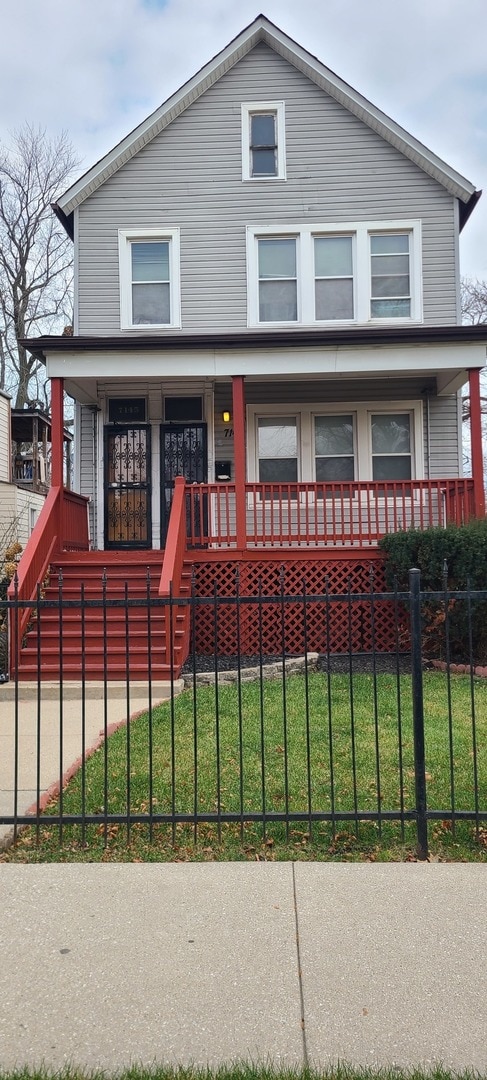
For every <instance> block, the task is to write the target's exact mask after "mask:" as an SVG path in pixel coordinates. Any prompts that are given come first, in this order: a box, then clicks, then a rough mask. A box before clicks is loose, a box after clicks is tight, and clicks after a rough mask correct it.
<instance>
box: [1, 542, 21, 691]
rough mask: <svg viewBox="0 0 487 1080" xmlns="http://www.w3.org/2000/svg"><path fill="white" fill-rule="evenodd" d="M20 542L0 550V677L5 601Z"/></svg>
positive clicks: (5, 626) (5, 635)
mask: <svg viewBox="0 0 487 1080" xmlns="http://www.w3.org/2000/svg"><path fill="white" fill-rule="evenodd" d="M21 552H22V544H19V543H18V541H17V540H14V541H12V542H9V543H8V547H6V548H5V550H3V551H2V550H0V677H2V676H3V677H5V675H6V673H7V670H8V612H7V607H6V606H5V603H2V601H5V600H6V599H7V590H8V587H9V585H10V582H11V580H12V578H13V576H14V574H15V571H16V569H17V562H18V558H19V555H20V554H21Z"/></svg>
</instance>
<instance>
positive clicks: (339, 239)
mask: <svg viewBox="0 0 487 1080" xmlns="http://www.w3.org/2000/svg"><path fill="white" fill-rule="evenodd" d="M352 244H353V238H352V237H351V236H315V237H314V262H315V270H314V272H315V319H316V320H317V321H320V322H321V321H322V320H328V319H353V248H352Z"/></svg>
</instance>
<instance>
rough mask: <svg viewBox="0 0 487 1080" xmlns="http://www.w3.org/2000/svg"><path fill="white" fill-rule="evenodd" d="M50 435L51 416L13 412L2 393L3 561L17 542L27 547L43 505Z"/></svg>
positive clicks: (0, 547)
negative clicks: (8, 549)
mask: <svg viewBox="0 0 487 1080" xmlns="http://www.w3.org/2000/svg"><path fill="white" fill-rule="evenodd" d="M48 435H49V436H50V419H49V417H48V416H45V414H44V413H40V412H37V411H33V410H28V411H23V410H20V409H15V410H12V409H11V405H10V397H9V396H8V394H5V393H4V392H3V391H2V390H0V558H1V556H2V554H3V552H4V550H5V548H7V547H9V545H10V544H11V543H13V542H14V541H18V543H19V544H22V547H25V545H26V543H27V541H28V539H29V537H30V535H31V533H32V531H33V528H34V525H35V523H36V521H37V518H38V516H39V513H40V511H41V509H42V507H43V505H44V499H45V497H46V493H47V491H48V488H49V474H48V454H47V439H48ZM25 446H27V447H28V448H27V449H24V447H25Z"/></svg>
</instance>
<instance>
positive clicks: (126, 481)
mask: <svg viewBox="0 0 487 1080" xmlns="http://www.w3.org/2000/svg"><path fill="white" fill-rule="evenodd" d="M150 476H151V459H150V426H149V424H132V425H131V426H130V427H129V426H127V427H125V426H122V425H121V424H117V425H116V427H107V428H105V547H106V548H149V547H151V486H150Z"/></svg>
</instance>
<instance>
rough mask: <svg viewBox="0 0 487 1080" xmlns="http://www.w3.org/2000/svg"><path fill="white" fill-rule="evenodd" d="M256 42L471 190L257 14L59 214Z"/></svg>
mask: <svg viewBox="0 0 487 1080" xmlns="http://www.w3.org/2000/svg"><path fill="white" fill-rule="evenodd" d="M259 41H264V42H265V43H266V44H267V45H269V47H270V48H273V49H274V50H275V51H276V52H278V53H279V54H280V55H281V56H283V57H284V59H286V60H288V61H289V63H291V64H293V66H294V67H296V68H298V70H300V71H302V72H303V74H305V75H307V76H308V78H309V79H311V80H312V81H313V82H314V83H315V84H316V85H318V86H320V87H321V89H322V90H324V91H325V92H326V93H328V94H330V96H331V97H333V98H334V99H335V100H336V101H338V102H339V103H340V104H341V105H343V106H344V108H346V109H348V110H349V111H350V112H352V113H353V115H355V116H357V117H358V118H359V119H360V120H363V122H364V123H365V124H367V125H368V126H369V127H371V128H372V129H373V130H374V131H376V132H377V133H378V134H380V135H381V136H382V137H383V138H384V139H386V140H387V141H388V142H390V143H391V144H392V145H393V146H395V147H396V149H398V150H400V151H401V153H403V154H404V155H405V156H406V157H408V158H410V160H412V161H414V163H415V164H416V165H418V166H419V167H420V168H421V169H423V171H424V172H426V173H428V174H429V175H430V176H432V177H434V179H435V180H437V181H438V183H440V184H442V185H443V187H445V188H446V189H447V190H448V191H449V192H450V193H451V194H452V195H454V196H455V197H456V198H459V199H461V200H462V201H463V202H468V200H469V198H470V197H471V195H473V194H474V192H475V190H476V189H475V187H474V185H473V184H471V183H470V181H468V180H467V179H466V178H465V177H464V176H462V175H461V174H460V173H458V172H457V171H456V170H455V169H452V168H451V167H450V166H449V165H447V163H446V162H445V161H442V159H441V158H439V157H437V155H436V154H434V153H433V152H432V151H431V150H428V148H427V147H426V146H424V145H423V143H421V142H419V141H418V140H417V139H415V138H414V137H413V136H412V135H410V134H409V132H407V131H406V130H405V129H404V128H402V127H401V126H400V125H399V124H396V123H395V121H394V120H391V118H390V117H389V116H387V114H386V113H384V112H382V111H381V109H378V108H376V106H375V105H372V103H371V102H370V101H368V100H367V98H365V97H363V95H362V94H359V93H358V91H357V90H354V89H353V87H352V86H349V85H348V83H346V82H344V81H343V79H340V78H339V76H338V75H335V73H334V72H333V71H331V70H330V69H329V68H327V67H325V65H324V64H322V63H321V61H320V60H318V59H317V57H315V56H313V55H312V54H311V53H309V52H307V51H306V49H303V48H302V47H301V46H300V45H298V44H297V43H296V42H295V41H293V39H292V38H289V37H288V36H287V35H286V34H284V33H283V32H282V30H279V28H278V27H277V26H274V24H273V23H270V22H268V20H267V19H265V18H264V17H263V16H259V17H258V18H257V19H256V20H255V22H253V23H251V24H250V26H248V27H247V28H246V29H245V30H243V31H242V33H241V34H239V35H238V37H236V38H234V40H233V41H231V42H230V43H229V44H228V45H227V46H226V47H225V48H224V49H222V51H221V52H220V53H218V54H217V55H216V56H215V57H213V59H212V60H210V61H209V63H208V64H205V65H204V67H202V68H201V69H200V71H198V72H197V73H196V74H195V75H193V77H192V78H191V79H189V81H188V82H186V83H184V85H183V86H182V87H180V89H179V90H177V91H176V93H175V94H173V95H172V96H171V97H170V98H168V100H167V101H165V102H164V103H163V104H162V105H160V106H159V108H157V109H155V110H154V112H152V113H151V114H150V116H148V117H147V119H146V120H144V121H143V122H142V123H141V124H139V125H138V126H137V127H136V128H134V130H133V131H131V132H130V134H129V135H127V136H126V137H125V139H122V140H121V142H119V143H118V144H117V145H116V146H115V147H114V148H113V150H111V151H110V152H109V153H108V154H106V155H105V156H104V157H103V158H101V159H100V161H98V162H97V163H96V165H94V166H93V167H92V168H91V169H89V170H88V172H86V173H84V175H83V176H81V177H80V179H79V180H77V181H76V182H75V183H74V184H73V185H72V186H71V187H70V188H69V189H68V191H66V192H65V193H64V195H62V196H61V197H60V198H59V199H58V205H59V207H60V208H61V210H62V211H63V212H64V214H66V215H69V214H70V213H72V211H73V210H74V209H75V207H76V206H79V204H80V203H82V202H83V201H84V200H85V199H86V198H88V196H89V195H91V194H92V193H93V192H94V191H96V189H97V188H98V187H100V186H101V184H103V183H104V181H105V180H107V179H108V178H109V177H110V176H112V175H113V173H115V172H116V171H117V170H118V169H119V168H120V167H121V166H122V165H124V164H125V162H126V161H129V160H130V158H131V157H133V156H134V154H136V153H138V151H139V150H141V149H142V147H143V146H145V145H146V144H147V143H148V142H150V140H151V139H153V138H154V137H155V135H157V134H158V133H159V132H160V131H162V130H163V128H165V127H167V126H168V124H170V123H171V121H172V120H174V119H175V118H176V117H177V116H179V115H180V113H182V112H184V110H185V109H187V108H188V106H189V105H191V104H192V102H193V101H195V100H196V99H197V98H198V97H200V95H201V94H203V93H204V92H205V91H206V90H207V89H208V88H209V87H210V86H213V84H214V83H215V82H217V81H218V79H220V78H221V77H222V75H224V74H225V72H226V71H228V70H229V69H230V68H231V67H233V65H234V64H236V63H237V62H238V61H239V60H241V59H242V57H243V56H245V55H246V54H247V53H248V52H249V51H250V50H251V49H252V48H253V47H254V46H255V45H256V44H257V43H258V42H259Z"/></svg>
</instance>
